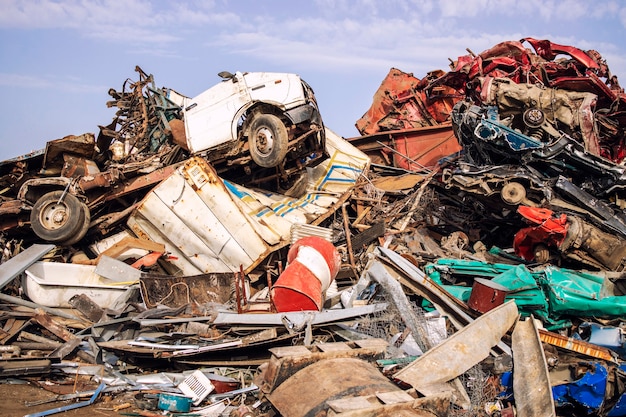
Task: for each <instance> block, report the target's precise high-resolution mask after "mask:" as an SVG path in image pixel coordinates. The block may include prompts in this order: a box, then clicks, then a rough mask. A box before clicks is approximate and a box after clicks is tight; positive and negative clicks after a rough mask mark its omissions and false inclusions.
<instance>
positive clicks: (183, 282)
mask: <svg viewBox="0 0 626 417" xmlns="http://www.w3.org/2000/svg"><path fill="white" fill-rule="evenodd" d="M233 282H234V274H233V273H232V272H224V273H211V274H200V275H194V276H187V277H174V276H159V275H149V274H143V275H142V276H141V278H140V279H139V284H140V288H141V296H142V297H143V301H144V302H145V303H146V306H148V308H154V307H156V306H157V305H159V304H161V305H165V306H168V307H174V308H175V307H182V306H184V305H187V304H189V303H190V302H191V303H197V304H201V305H202V304H206V303H221V304H224V303H226V302H228V300H229V299H230V287H231V284H232V283H233Z"/></svg>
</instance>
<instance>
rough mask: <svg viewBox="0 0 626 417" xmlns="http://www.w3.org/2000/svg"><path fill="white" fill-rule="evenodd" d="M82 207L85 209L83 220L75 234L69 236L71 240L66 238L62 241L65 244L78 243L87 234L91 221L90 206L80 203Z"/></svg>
mask: <svg viewBox="0 0 626 417" xmlns="http://www.w3.org/2000/svg"><path fill="white" fill-rule="evenodd" d="M80 205H81V209H82V210H83V222H82V223H81V224H80V226H79V227H78V229H77V230H76V233H74V236H73V237H71V238H69V240H65V241H63V242H61V243H60V245H63V246H71V245H74V244H76V243H78V242H79V241H80V240H81V239H82V238H84V237H85V235H86V234H87V230H89V223H90V222H91V213H90V212H89V207H87V205H85V204H83V203H80Z"/></svg>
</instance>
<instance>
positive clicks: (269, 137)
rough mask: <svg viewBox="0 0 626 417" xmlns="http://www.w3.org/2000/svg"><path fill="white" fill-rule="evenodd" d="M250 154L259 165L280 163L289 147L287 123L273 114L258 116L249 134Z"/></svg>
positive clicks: (272, 165)
mask: <svg viewBox="0 0 626 417" xmlns="http://www.w3.org/2000/svg"><path fill="white" fill-rule="evenodd" d="M248 142H249V145H250V156H251V157H252V160H253V161H254V162H255V163H256V164H257V165H259V166H262V167H264V168H272V167H275V166H277V165H279V164H280V163H281V162H282V161H283V159H285V156H286V155H287V150H288V147H289V136H288V134H287V128H286V127H285V124H284V123H283V122H282V121H281V120H280V119H279V118H278V117H277V116H274V115H273V114H261V115H259V116H256V117H255V118H254V120H253V121H252V124H251V126H250V135H249V136H248Z"/></svg>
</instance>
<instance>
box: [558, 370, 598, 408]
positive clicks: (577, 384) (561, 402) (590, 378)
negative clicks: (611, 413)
mask: <svg viewBox="0 0 626 417" xmlns="http://www.w3.org/2000/svg"><path fill="white" fill-rule="evenodd" d="M592 365H593V370H591V371H587V372H586V373H585V375H583V376H582V378H580V379H578V380H577V381H574V382H572V383H568V384H562V385H557V386H555V387H552V396H553V398H554V402H555V405H556V406H557V408H558V407H562V406H565V405H569V404H572V405H576V406H580V407H583V408H586V409H587V410H588V412H589V413H591V412H596V411H598V410H599V409H600V407H601V406H602V404H603V403H604V393H605V392H606V384H607V375H608V371H607V369H606V368H605V367H604V366H603V365H602V364H600V363H593V364H592Z"/></svg>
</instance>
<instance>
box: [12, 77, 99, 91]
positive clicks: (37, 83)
mask: <svg viewBox="0 0 626 417" xmlns="http://www.w3.org/2000/svg"><path fill="white" fill-rule="evenodd" d="M0 85H1V86H4V87H14V88H20V89H47V90H58V91H64V92H69V93H102V91H106V90H107V89H108V87H104V86H102V85H94V84H84V83H81V82H79V81H76V80H72V79H68V78H64V79H59V78H58V77H54V76H37V77H35V76H32V75H23V74H11V73H0Z"/></svg>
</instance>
